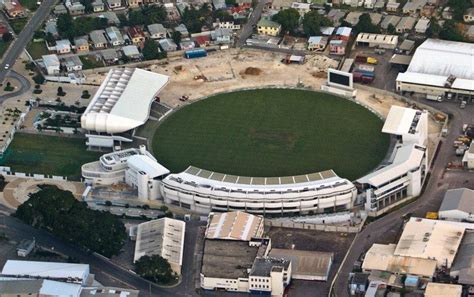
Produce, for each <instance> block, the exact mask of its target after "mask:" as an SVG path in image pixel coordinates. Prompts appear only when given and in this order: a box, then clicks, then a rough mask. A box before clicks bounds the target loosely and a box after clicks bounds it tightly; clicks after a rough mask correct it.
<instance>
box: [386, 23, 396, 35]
mask: <svg viewBox="0 0 474 297" xmlns="http://www.w3.org/2000/svg"><path fill="white" fill-rule="evenodd" d="M396 30H397V28H395V26H394V25H392V24H388V26H387V32H388V33H390V34H394V33H395V31H396Z"/></svg>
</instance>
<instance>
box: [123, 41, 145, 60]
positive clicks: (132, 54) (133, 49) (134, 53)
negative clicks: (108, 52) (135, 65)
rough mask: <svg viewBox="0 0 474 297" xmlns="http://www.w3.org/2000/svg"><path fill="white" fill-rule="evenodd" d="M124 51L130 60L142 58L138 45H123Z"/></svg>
mask: <svg viewBox="0 0 474 297" xmlns="http://www.w3.org/2000/svg"><path fill="white" fill-rule="evenodd" d="M122 52H123V54H124V56H125V57H127V58H128V59H130V60H140V58H141V55H140V52H139V51H138V47H137V46H136V45H127V46H124V47H122Z"/></svg>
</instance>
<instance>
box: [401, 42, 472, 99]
mask: <svg viewBox="0 0 474 297" xmlns="http://www.w3.org/2000/svg"><path fill="white" fill-rule="evenodd" d="M473 65H474V44H472V43H463V42H453V41H446V40H438V39H427V40H426V41H425V42H423V44H421V45H420V46H419V47H418V48H417V50H416V52H415V54H414V56H413V59H412V60H411V62H410V65H409V66H408V70H407V71H406V72H404V73H399V74H398V76H397V79H396V82H397V91H400V92H415V93H421V94H430V95H442V96H446V97H447V98H448V99H450V98H455V97H457V98H459V99H462V100H472V99H474V67H473Z"/></svg>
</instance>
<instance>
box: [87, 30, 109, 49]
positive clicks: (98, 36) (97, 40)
mask: <svg viewBox="0 0 474 297" xmlns="http://www.w3.org/2000/svg"><path fill="white" fill-rule="evenodd" d="M89 38H90V39H91V41H92V46H93V47H94V48H95V49H103V48H106V47H107V39H106V38H105V31H104V30H95V31H92V32H90V33H89Z"/></svg>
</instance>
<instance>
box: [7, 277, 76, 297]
mask: <svg viewBox="0 0 474 297" xmlns="http://www.w3.org/2000/svg"><path fill="white" fill-rule="evenodd" d="M81 290H82V287H81V285H80V284H69V283H65V282H59V281H52V280H47V279H12V278H3V277H2V279H0V296H2V297H4V296H5V297H17V296H18V297H23V296H25V297H26V296H41V297H43V296H48V297H49V296H51V297H53V296H67V297H80V296H81Z"/></svg>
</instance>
